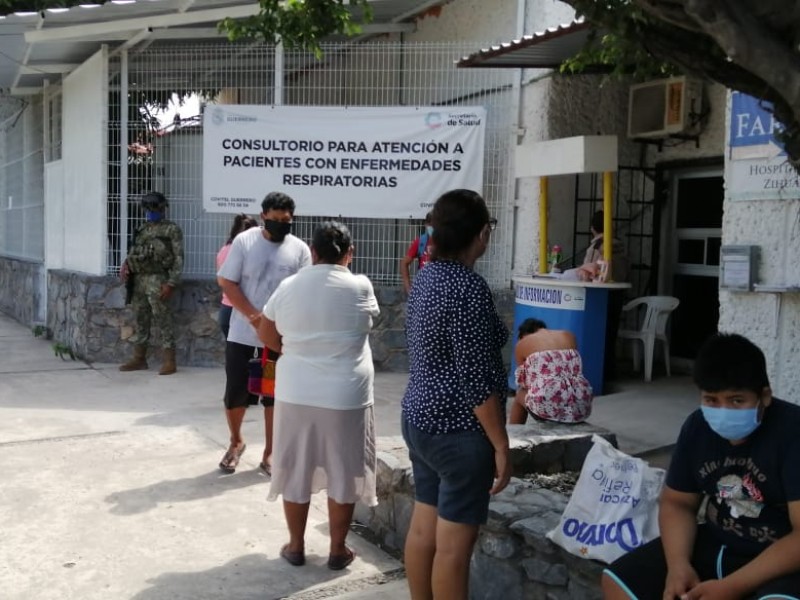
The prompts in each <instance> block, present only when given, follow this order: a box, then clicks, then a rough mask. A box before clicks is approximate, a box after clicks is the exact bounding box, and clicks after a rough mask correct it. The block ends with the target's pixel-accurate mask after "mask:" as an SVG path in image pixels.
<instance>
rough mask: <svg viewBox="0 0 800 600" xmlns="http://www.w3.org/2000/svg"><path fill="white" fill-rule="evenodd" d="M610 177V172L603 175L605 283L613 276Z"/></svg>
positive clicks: (611, 185) (611, 188) (611, 183)
mask: <svg viewBox="0 0 800 600" xmlns="http://www.w3.org/2000/svg"><path fill="white" fill-rule="evenodd" d="M612 176H613V173H611V172H610V171H606V172H605V173H603V260H604V261H606V264H607V265H608V278H607V279H606V281H613V279H612V278H613V276H614V274H613V273H612V272H611V248H612V244H613V242H614V231H613V219H612V218H611V217H612V216H613V215H612V210H613V207H612V205H611V198H612V193H613V186H614V182H613V180H612V179H611V177H612Z"/></svg>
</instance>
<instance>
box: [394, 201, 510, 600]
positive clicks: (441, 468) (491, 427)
mask: <svg viewBox="0 0 800 600" xmlns="http://www.w3.org/2000/svg"><path fill="white" fill-rule="evenodd" d="M432 224H433V243H434V254H433V260H432V261H431V262H430V263H429V264H428V265H427V266H426V267H425V268H424V269H422V270H421V271H420V272H419V273H418V274H417V277H416V279H414V284H413V286H412V287H411V293H410V294H409V297H408V311H407V317H406V335H407V338H408V353H409V360H410V369H409V382H408V388H407V389H406V393H405V396H404V398H403V437H404V438H405V441H406V444H407V445H408V452H409V457H410V458H411V464H412V468H413V472H414V482H415V488H416V490H415V493H416V502H415V504H414V513H413V515H412V517H411V525H410V528H409V532H408V537H407V538H406V547H405V562H406V572H407V574H408V584H409V588H410V591H411V598H412V600H430V599H432V598H436V599H437V600H438V599H440V598H453V599H466V598H467V596H468V591H467V587H468V582H469V561H470V556H471V555H472V548H473V546H474V545H475V540H476V539H477V537H478V528H479V526H480V525H482V524H483V523H485V522H486V519H487V516H488V510H489V497H490V495H491V494H496V493H497V492H499V491H500V490H502V489H503V488H504V487H505V486H506V485H507V484H508V480H509V477H510V476H511V465H510V463H509V458H508V435H507V434H506V430H505V425H504V422H505V409H504V404H505V400H504V399H505V397H506V391H507V390H506V371H505V367H504V365H503V360H502V357H501V348H502V347H503V345H504V344H505V342H506V340H507V339H508V330H507V329H506V327H505V326H504V325H503V323H502V321H501V320H500V317H499V316H498V314H497V310H496V308H495V306H494V300H493V299H492V293H491V290H490V289H489V286H488V285H487V283H486V281H485V280H484V279H483V278H482V277H481V276H480V275H478V274H477V273H475V271H474V270H473V266H474V264H475V261H477V260H478V258H480V257H481V256H482V255H483V253H484V252H486V247H487V246H488V244H489V237H490V235H491V232H492V230H493V229H494V228H495V226H496V225H497V220H496V219H490V218H489V211H488V210H487V208H486V203H485V202H484V201H483V198H481V196H480V195H479V194H477V193H476V192H473V191H470V190H453V191H450V192H447V193H445V194H443V195H442V196H441V197H440V198H439V199H438V200H437V201H436V204H435V205H434V208H433V219H432Z"/></svg>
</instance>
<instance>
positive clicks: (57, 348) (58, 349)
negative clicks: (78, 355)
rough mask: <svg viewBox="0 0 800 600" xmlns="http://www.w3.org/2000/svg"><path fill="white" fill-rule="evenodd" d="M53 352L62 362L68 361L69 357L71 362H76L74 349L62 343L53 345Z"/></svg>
mask: <svg viewBox="0 0 800 600" xmlns="http://www.w3.org/2000/svg"><path fill="white" fill-rule="evenodd" d="M53 352H54V353H55V355H56V356H57V357H58V358H60V359H61V360H67V356H69V358H70V359H71V360H75V352H73V351H72V348H70V347H69V346H67V345H66V344H62V343H61V342H56V343H55V344H53Z"/></svg>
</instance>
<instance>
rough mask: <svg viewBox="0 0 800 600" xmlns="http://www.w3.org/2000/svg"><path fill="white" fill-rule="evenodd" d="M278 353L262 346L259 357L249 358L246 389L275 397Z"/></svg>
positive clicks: (260, 394)
mask: <svg viewBox="0 0 800 600" xmlns="http://www.w3.org/2000/svg"><path fill="white" fill-rule="evenodd" d="M278 357H280V354H278V353H277V352H273V351H272V350H270V349H269V348H264V351H263V352H262V353H261V358H258V357H257V356H256V357H254V358H251V359H250V361H249V363H248V365H247V368H248V374H249V376H248V378H247V391H248V392H250V393H251V394H256V395H258V396H267V397H269V398H272V399H275V363H276V362H277V360H278Z"/></svg>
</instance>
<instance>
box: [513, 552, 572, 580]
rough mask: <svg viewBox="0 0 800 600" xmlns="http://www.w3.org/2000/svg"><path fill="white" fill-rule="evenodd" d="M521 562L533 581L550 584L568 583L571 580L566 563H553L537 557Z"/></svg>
mask: <svg viewBox="0 0 800 600" xmlns="http://www.w3.org/2000/svg"><path fill="white" fill-rule="evenodd" d="M521 564H522V568H523V569H525V573H526V574H527V575H528V579H530V580H531V581H538V582H541V583H546V584H548V585H567V581H568V580H569V576H568V574H567V567H565V566H564V565H559V564H553V563H550V562H547V561H544V560H539V559H537V558H526V559H525V560H523V561H522V563H521Z"/></svg>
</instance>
